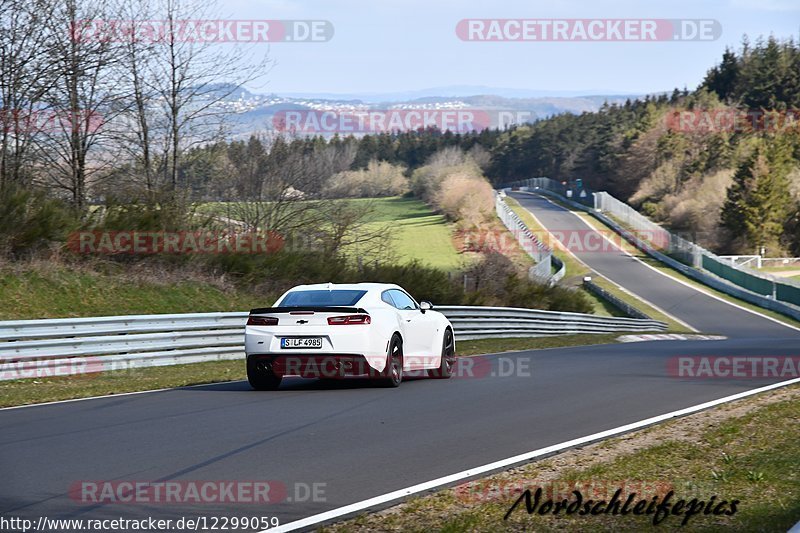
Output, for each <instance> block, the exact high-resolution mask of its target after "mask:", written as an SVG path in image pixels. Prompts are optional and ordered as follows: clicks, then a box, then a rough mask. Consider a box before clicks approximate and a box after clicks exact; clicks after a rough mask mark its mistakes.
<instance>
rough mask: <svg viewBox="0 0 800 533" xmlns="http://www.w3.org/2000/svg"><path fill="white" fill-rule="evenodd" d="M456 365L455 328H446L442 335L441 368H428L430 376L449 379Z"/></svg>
mask: <svg viewBox="0 0 800 533" xmlns="http://www.w3.org/2000/svg"><path fill="white" fill-rule="evenodd" d="M455 365H456V345H455V341H454V337H453V330H452V329H450V328H446V329H445V330H444V335H443V336H442V357H441V362H440V363H439V368H433V369H431V370H428V376H429V377H432V378H436V379H447V378H449V377H451V376H452V375H453V368H454V367H455Z"/></svg>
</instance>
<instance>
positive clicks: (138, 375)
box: [0, 334, 619, 407]
mask: <svg viewBox="0 0 800 533" xmlns="http://www.w3.org/2000/svg"><path fill="white" fill-rule="evenodd" d="M618 336H619V334H612V335H562V336H557V337H526V338H511V339H482V340H474V341H461V342H458V343H457V348H458V353H459V355H461V356H469V355H478V354H486V353H499V352H507V351H517V350H537V349H542V348H559V347H564V346H578V345H589V344H608V343H612V342H615V339H616V337H618ZM242 379H246V374H245V367H244V360H239V361H215V362H209V363H194V364H190V365H174V366H161V367H153V368H137V369H130V370H118V371H113V372H102V373H97V374H86V375H83V376H69V377H56V378H39V379H22V380H16V381H0V407H10V406H14V405H27V404H35V403H42V402H52V401H57V400H71V399H75V398H87V397H90V396H105V395H108V394H120V393H124V392H137V391H145V390H156V389H165V388H172V387H185V386H187V385H198V384H203V383H217V382H221V381H232V380H242Z"/></svg>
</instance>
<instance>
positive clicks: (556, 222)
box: [511, 193, 800, 338]
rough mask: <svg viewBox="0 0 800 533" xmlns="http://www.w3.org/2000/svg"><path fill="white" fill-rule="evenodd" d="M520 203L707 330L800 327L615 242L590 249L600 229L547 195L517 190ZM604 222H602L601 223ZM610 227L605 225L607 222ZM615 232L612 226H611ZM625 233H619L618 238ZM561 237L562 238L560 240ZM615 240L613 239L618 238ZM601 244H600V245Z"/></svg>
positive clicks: (739, 332)
mask: <svg viewBox="0 0 800 533" xmlns="http://www.w3.org/2000/svg"><path fill="white" fill-rule="evenodd" d="M511 196H512V197H513V198H515V199H516V200H517V201H518V202H520V204H521V205H522V206H523V207H525V208H526V209H528V210H529V211H531V212H532V213H534V214H535V215H536V218H537V219H539V221H540V222H541V223H542V225H543V226H544V227H545V228H547V229H548V230H549V231H552V232H554V233H555V232H557V233H555V234H556V235H557V236H561V235H563V236H564V239H563V240H562V242H564V241H565V240H568V239H569V238H570V237H571V236H576V238H577V239H578V240H579V242H582V243H586V244H585V245H582V246H580V247H577V248H576V247H570V249H571V250H572V251H573V252H574V254H575V255H576V256H577V257H578V258H579V259H580V260H581V261H583V262H584V263H586V264H587V265H589V266H590V267H591V268H592V269H594V270H595V271H597V272H599V273H600V274H602V275H603V276H605V277H607V278H608V279H610V280H612V281H614V282H615V283H617V284H618V285H621V286H622V287H625V288H626V289H628V290H629V291H631V292H633V293H634V294H637V295H638V296H641V297H642V298H644V299H645V300H647V301H649V302H651V303H653V304H655V305H657V306H658V307H660V308H661V309H662V310H664V311H666V312H668V313H669V314H671V315H673V316H675V317H677V318H679V319H681V320H683V321H684V322H686V323H688V324H690V325H691V326H693V327H694V328H696V329H698V330H700V331H702V332H703V333H719V334H722V335H727V336H730V337H748V338H755V337H794V338H797V336H798V335H800V332H798V331H796V330H792V329H791V328H787V327H786V326H783V325H781V324H777V323H775V322H773V321H771V320H769V319H765V318H762V317H761V316H758V315H755V314H753V313H750V312H748V311H745V310H742V309H737V308H736V307H733V306H732V305H729V304H727V303H725V302H721V301H719V300H717V299H715V298H712V297H711V296H707V295H705V294H703V293H701V292H699V291H697V290H695V289H693V288H691V287H687V286H685V285H683V284H681V283H678V282H676V281H674V280H672V279H670V278H668V277H666V276H664V275H663V274H660V273H658V272H656V271H655V270H653V269H652V268H649V267H647V266H646V265H644V264H642V263H641V262H639V261H636V260H635V259H633V258H632V257H630V256H629V255H626V254H625V253H624V252H623V251H622V250H619V249H618V248H617V247H616V246H615V245H612V244H609V243H608V242H606V244H607V245H608V246H607V248H613V249H610V250H609V249H606V250H600V251H589V250H591V249H593V246H594V243H595V242H597V241H599V239H591V238H587V237H586V236H585V235H586V234H587V233H593V234H594V233H596V232H595V231H593V230H591V229H590V228H589V226H587V225H586V224H585V223H584V222H583V220H582V219H580V218H579V217H577V216H575V215H574V214H572V213H571V212H569V211H568V210H566V209H564V208H562V207H561V206H558V205H556V204H554V203H552V202H550V201H549V200H547V199H546V198H544V197H542V196H538V195H532V194H525V193H511ZM595 226H597V227H600V226H601V223H600V222H596V224H595ZM603 227H604V226H603ZM606 231H607V233H606V235H609V236H610V235H611V230H606ZM619 239H621V238H620V237H616V240H615V242H618V241H619ZM560 240H561V239H560ZM612 240H613V239H612ZM596 248H599V246H597V247H596Z"/></svg>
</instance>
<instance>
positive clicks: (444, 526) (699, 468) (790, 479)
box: [323, 387, 800, 533]
mask: <svg viewBox="0 0 800 533" xmlns="http://www.w3.org/2000/svg"><path fill="white" fill-rule="evenodd" d="M797 392H798V388H797V387H795V388H794V389H793V390H791V389H789V390H783V391H773V392H770V393H765V395H770V394H780V395H781V396H780V397H778V399H775V400H772V401H764V400H767V398H765V395H759V397H757V398H748V399H745V400H741V401H739V402H736V403H735V404H731V405H726V406H720V407H717V408H715V409H713V410H711V411H706V412H703V413H698V414H696V415H692V416H690V417H687V418H683V419H679V420H675V421H673V422H669V423H665V424H661V425H659V426H655V427H653V428H649V429H646V430H642V431H638V432H635V433H633V434H629V435H625V436H623V437H618V438H614V439H610V440H607V441H604V442H602V443H600V444H597V445H592V446H590V447H588V448H587V449H585V450H580V449H579V450H574V451H569V452H566V453H565V455H567V456H568V457H567V458H565V459H561V460H559V456H556V457H555V458H554V459H545V460H542V461H538V462H535V463H531V464H529V465H526V466H522V467H518V468H515V469H513V470H510V471H507V472H505V473H502V474H498V475H497V476H493V477H491V478H488V479H487V480H486V481H485V482H484V484H483V485H482V487H484V491H483V492H479V495H481V496H484V498H483V499H479V498H473V499H469V498H468V497H467V496H468V495H469V493H465V492H463V491H462V492H460V493H459V492H457V491H455V490H452V489H445V490H442V491H440V492H437V493H435V494H433V495H428V496H424V497H418V498H414V499H411V500H409V501H407V502H405V503H403V504H401V505H399V506H397V507H395V508H393V509H390V510H387V511H386V512H381V513H377V514H374V515H362V516H360V517H358V518H355V519H353V520H349V521H346V522H343V523H341V524H337V525H333V526H331V527H329V528H325V529H324V530H323V531H326V532H328V533H330V532H336V533H340V532H353V531H358V532H361V531H370V530H373V529H379V530H382V531H411V532H420V533H423V532H427V531H447V532H460V531H470V532H484V531H485V532H494V531H643V530H650V529H653V515H652V514H651V515H643V516H635V515H633V514H628V515H626V516H621V515H617V516H614V515H605V514H603V515H599V516H592V515H587V516H577V515H570V516H565V513H564V512H562V513H561V514H560V515H559V516H554V515H553V514H546V515H544V516H542V515H539V514H532V515H528V514H527V512H526V511H525V505H524V503H523V504H521V505H520V506H519V507H517V509H516V510H515V511H514V512H513V513H512V514H511V515H510V517H509V519H508V520H504V519H503V517H504V515H505V514H506V512H507V511H508V510H509V508H510V507H511V505H512V503H513V502H514V501H515V500H516V499H517V497H518V495H519V492H517V493H513V492H511V490H509V493H502V492H500V491H497V492H494V493H491V492H489V491H488V487H518V486H522V487H525V488H531V489H532V491H535V489H536V486H537V485H538V486H542V485H544V486H545V487H546V486H547V481H548V480H553V481H555V482H556V485H555V486H556V487H558V488H559V489H561V490H565V489H563V487H565V486H568V485H567V483H568V482H569V483H577V484H578V486H579V487H580V486H581V485H583V484H584V483H590V484H591V485H592V486H594V487H597V488H599V489H601V490H600V492H601V494H604V495H607V496H605V497H610V495H611V494H612V493H613V492H614V490H615V489H616V488H617V487H620V485H621V483H626V482H627V483H631V484H632V485H633V486H636V485H635V484H636V483H637V482H644V483H648V484H650V485H651V486H653V485H655V483H661V484H663V485H664V486H666V487H667V489H664V490H663V492H662V493H661V494H660V497H661V498H663V496H664V493H665V492H666V491H667V490H669V488H671V489H672V490H674V493H675V494H674V496H673V498H672V503H673V504H674V503H676V502H677V500H680V499H685V500H686V501H687V502H688V501H691V499H693V498H697V499H698V500H703V501H705V502H708V501H709V499H710V497H711V496H716V499H715V503H716V504H718V503H719V502H720V501H721V500H727V501H728V502H729V503H730V502H731V501H732V500H739V503H738V504H737V512H736V513H735V514H733V515H732V516H715V515H713V514H704V513H700V514H696V515H694V516H692V517H691V518H690V519H689V521H688V523H687V525H685V526H683V527H680V524H681V521H682V520H683V516H681V517H678V516H672V515H671V516H668V517H666V519H664V521H663V522H661V524H660V528H667V529H668V530H670V531H672V530H683V531H723V530H724V531H743V532H749V531H786V530H787V529H789V528H790V527H791V526H792V525H793V524H795V523H796V522H797V521H798V519H800V468H798V466H797V465H798V464H800V439H798V438H797V432H796V428H795V426H796V424H797V420H798V418H800V401H798V394H797ZM582 465H586V466H582ZM653 482H655V483H653ZM609 487H610V488H609ZM603 489H605V490H603ZM634 490H635V489H634ZM584 492H586V491H585V489H584ZM651 495H652V493H651ZM569 497H570V498H572V500H571V501H574V496H573V495H572V494H569ZM602 497H603V496H601V498H602ZM661 498H660V499H659V501H661ZM623 501H624V498H623ZM726 509H730V505H729V504H728V505H727V506H726ZM551 512H552V509H551Z"/></svg>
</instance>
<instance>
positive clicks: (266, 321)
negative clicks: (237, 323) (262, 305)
mask: <svg viewBox="0 0 800 533" xmlns="http://www.w3.org/2000/svg"><path fill="white" fill-rule="evenodd" d="M247 325H248V326H277V325H278V319H277V318H275V317H274V316H251V317H248V318H247Z"/></svg>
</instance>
